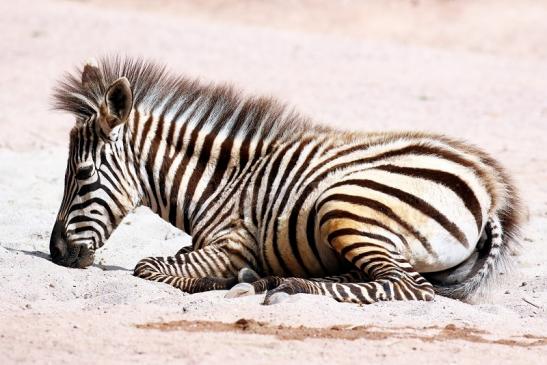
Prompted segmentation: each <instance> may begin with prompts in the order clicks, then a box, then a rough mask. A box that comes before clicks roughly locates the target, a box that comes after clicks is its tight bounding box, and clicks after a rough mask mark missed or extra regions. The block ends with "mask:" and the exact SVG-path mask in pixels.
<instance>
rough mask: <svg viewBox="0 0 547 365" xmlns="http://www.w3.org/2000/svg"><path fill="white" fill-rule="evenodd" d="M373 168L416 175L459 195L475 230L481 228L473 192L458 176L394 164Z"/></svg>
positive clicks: (479, 213) (478, 206) (480, 216)
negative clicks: (474, 224)
mask: <svg viewBox="0 0 547 365" xmlns="http://www.w3.org/2000/svg"><path fill="white" fill-rule="evenodd" d="M374 169H379V170H384V171H389V172H392V173H396V174H402V175H406V176H412V177H417V178H421V179H426V180H430V181H433V182H436V183H438V184H441V185H443V186H445V187H447V188H449V189H450V190H452V191H453V192H454V193H456V195H458V196H459V197H460V199H461V200H462V202H463V203H464V205H465V207H466V208H467V209H468V210H469V212H471V214H473V217H474V218H475V222H476V223H477V230H478V231H481V230H482V209H481V206H480V203H479V201H478V199H477V197H476V196H475V193H474V192H473V190H471V188H469V186H468V185H467V183H466V182H465V181H463V180H462V179H461V178H460V177H458V176H456V175H454V174H451V173H449V172H446V171H441V170H432V169H422V168H413V167H401V166H395V165H380V166H375V167H374Z"/></svg>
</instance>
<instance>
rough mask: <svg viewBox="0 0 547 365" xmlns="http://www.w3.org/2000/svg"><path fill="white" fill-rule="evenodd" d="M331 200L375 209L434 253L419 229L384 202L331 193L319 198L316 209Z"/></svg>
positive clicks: (429, 251) (318, 209) (319, 208)
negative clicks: (321, 198)
mask: <svg viewBox="0 0 547 365" xmlns="http://www.w3.org/2000/svg"><path fill="white" fill-rule="evenodd" d="M331 201H340V202H345V203H350V204H357V205H362V206H366V207H368V208H370V209H373V210H376V211H378V212H380V213H382V214H384V215H385V216H387V217H388V218H390V219H391V220H393V221H395V222H396V223H397V224H399V225H400V226H401V227H403V228H404V229H406V230H407V231H408V232H410V233H411V234H412V235H413V236H414V237H416V239H417V240H418V241H420V242H421V243H422V245H423V246H424V248H425V249H426V250H427V252H428V253H430V254H432V255H433V254H434V253H433V249H432V248H431V245H430V244H429V242H428V241H427V238H425V237H424V236H423V235H422V234H421V233H420V231H418V230H417V229H415V228H414V227H412V226H411V225H410V224H409V223H408V222H406V221H405V220H403V219H402V218H401V217H399V216H398V215H397V214H396V213H395V212H394V211H393V210H392V209H391V208H390V207H388V206H387V205H385V204H382V203H380V202H378V201H376V200H373V199H369V198H365V197H362V196H353V195H346V194H332V195H329V196H328V197H326V198H325V199H323V200H321V201H320V202H319V204H318V205H317V211H320V210H321V207H322V206H323V205H325V204H326V203H328V202H331Z"/></svg>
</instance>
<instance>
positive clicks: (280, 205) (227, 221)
mask: <svg viewBox="0 0 547 365" xmlns="http://www.w3.org/2000/svg"><path fill="white" fill-rule="evenodd" d="M55 106H56V108H58V109H62V110H65V111H68V112H70V113H72V114H73V115H74V116H75V118H76V124H75V126H74V128H73V129H72V131H71V133H70V149H69V158H68V163H67V169H66V174H65V190H64V196H63V200H62V203H61V207H60V209H59V213H58V216H57V220H56V223H55V225H54V228H53V231H52V235H51V241H50V252H51V257H52V259H53V261H54V262H56V263H58V264H60V265H64V266H70V267H86V266H88V265H90V264H92V262H93V257H94V251H95V250H96V249H98V248H100V247H101V246H102V245H103V244H104V243H105V241H106V240H107V239H108V237H109V236H110V234H111V233H112V231H113V230H114V229H115V228H116V227H117V226H118V224H119V223H120V221H121V220H122V219H123V217H124V216H125V215H126V214H127V213H128V212H130V211H132V210H133V209H134V208H136V207H137V206H140V205H145V206H147V207H149V208H150V209H151V210H152V211H154V212H155V213H156V214H158V215H159V216H161V217H162V218H163V219H164V220H166V221H168V222H170V223H171V224H173V225H174V226H176V227H178V228H180V229H182V230H183V231H185V232H187V233H188V234H189V235H191V236H192V247H191V248H183V249H181V250H180V251H179V252H177V253H176V254H174V255H173V256H170V257H150V258H145V259H143V260H141V261H140V262H139V263H138V264H137V265H136V267H135V271H134V274H135V275H136V276H138V277H141V278H144V279H148V280H153V281H159V282H164V283H167V284H170V285H172V286H175V287H177V288H180V289H181V290H183V291H186V292H190V293H195V292H200V291H206V290H213V289H231V290H230V291H229V292H228V296H229V297H235V296H241V295H249V294H254V293H261V292H267V294H266V298H265V303H266V304H270V303H275V302H277V301H279V300H282V299H283V298H284V297H286V296H287V295H290V294H295V293H310V294H319V295H325V296H329V297H332V298H334V299H336V300H338V301H343V302H353V303H373V302H376V301H380V300H431V299H432V298H433V296H434V293H435V292H437V293H440V294H442V295H446V296H449V297H453V298H460V299H466V298H468V297H469V296H471V295H472V294H474V293H476V292H477V291H478V290H479V289H481V288H483V287H484V286H485V285H486V284H487V283H488V282H489V280H490V279H491V278H493V277H494V276H495V275H496V273H497V271H499V270H500V268H501V267H502V266H503V265H504V263H505V262H506V261H508V259H509V258H510V254H511V253H512V252H513V249H514V246H515V244H514V242H515V238H516V234H517V231H518V225H519V220H520V211H521V210H520V206H519V201H518V198H517V195H516V192H515V189H514V187H513V185H512V184H511V181H510V179H509V177H508V176H507V174H506V173H505V172H504V171H503V169H502V168H501V167H500V166H499V165H498V164H497V163H496V161H494V160H493V159H492V158H490V157H489V156H488V155H486V154H485V153H483V152H482V151H480V150H479V149H477V148H475V147H472V146H469V145H466V144H464V143H462V142H459V141H455V140H452V139H449V138H447V137H444V136H439V135H431V134H425V133H347V132H340V131H337V130H334V129H329V128H325V127H318V126H313V125H311V124H310V123H308V122H307V121H306V120H305V118H303V117H302V116H300V115H298V114H296V113H294V112H292V111H291V110H289V109H287V108H286V107H284V106H282V105H280V104H278V103H277V102H275V101H273V100H270V99H264V98H244V97H241V96H240V95H238V94H237V93H236V92H235V91H234V90H232V89H231V88H228V87H219V86H214V85H203V84H200V83H199V82H197V81H192V80H189V79H185V78H181V77H175V76H172V75H170V74H169V73H168V72H166V71H165V70H164V68H162V67H159V66H157V65H154V64H152V63H147V62H143V61H141V60H133V59H125V60H122V59H118V58H111V59H104V60H103V61H102V62H101V63H100V64H98V65H90V64H87V65H85V66H84V68H83V69H82V70H80V71H78V72H77V73H76V74H72V75H68V76H67V77H66V78H65V80H64V81H63V82H62V83H60V84H59V86H58V87H57V89H56V91H55Z"/></svg>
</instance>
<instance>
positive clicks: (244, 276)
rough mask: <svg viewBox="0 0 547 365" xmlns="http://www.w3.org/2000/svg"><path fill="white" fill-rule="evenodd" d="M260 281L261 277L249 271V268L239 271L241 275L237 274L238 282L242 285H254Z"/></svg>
mask: <svg viewBox="0 0 547 365" xmlns="http://www.w3.org/2000/svg"><path fill="white" fill-rule="evenodd" d="M258 279H260V276H259V275H258V274H257V273H256V272H255V271H254V270H252V269H249V268H248V267H244V268H243V269H241V270H239V273H238V274H237V280H238V281H239V282H240V283H254V282H255V281H257V280H258Z"/></svg>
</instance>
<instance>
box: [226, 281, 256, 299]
mask: <svg viewBox="0 0 547 365" xmlns="http://www.w3.org/2000/svg"><path fill="white" fill-rule="evenodd" d="M254 294H255V288H254V287H253V286H252V285H251V284H249V283H239V284H236V285H234V286H233V287H232V289H230V290H228V293H226V295H225V296H224V298H228V299H232V298H239V297H246V296H249V295H254Z"/></svg>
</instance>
